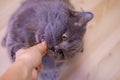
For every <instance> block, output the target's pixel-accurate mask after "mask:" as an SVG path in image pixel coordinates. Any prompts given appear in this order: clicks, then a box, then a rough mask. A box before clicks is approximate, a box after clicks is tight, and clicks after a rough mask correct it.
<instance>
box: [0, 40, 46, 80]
mask: <svg viewBox="0 0 120 80" xmlns="http://www.w3.org/2000/svg"><path fill="white" fill-rule="evenodd" d="M46 51H47V46H46V43H45V42H42V43H40V44H37V45H35V46H33V47H30V48H26V49H20V50H18V51H17V52H16V60H15V62H14V63H12V64H11V65H10V67H9V68H8V70H7V71H6V72H5V73H4V74H3V75H2V76H1V78H0V80H37V78H38V75H39V72H41V69H42V64H41V60H42V57H43V56H44V55H45V53H46ZM36 68H37V69H36Z"/></svg>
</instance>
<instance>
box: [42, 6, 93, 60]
mask: <svg viewBox="0 0 120 80" xmlns="http://www.w3.org/2000/svg"><path fill="white" fill-rule="evenodd" d="M48 15H49V16H48V17H47V18H48V20H49V21H48V23H47V26H46V28H45V32H44V35H43V36H44V38H45V40H46V42H47V45H48V48H49V51H48V55H50V56H52V57H53V58H55V59H58V60H64V59H68V58H71V57H73V56H74V55H75V54H76V53H78V52H79V51H82V50H83V37H84V34H85V32H86V25H87V23H88V22H89V21H90V20H91V19H92V18H93V14H92V13H91V12H84V11H82V12H77V11H73V10H66V9H59V8H57V9H56V10H54V9H53V12H52V10H51V11H50V13H48Z"/></svg>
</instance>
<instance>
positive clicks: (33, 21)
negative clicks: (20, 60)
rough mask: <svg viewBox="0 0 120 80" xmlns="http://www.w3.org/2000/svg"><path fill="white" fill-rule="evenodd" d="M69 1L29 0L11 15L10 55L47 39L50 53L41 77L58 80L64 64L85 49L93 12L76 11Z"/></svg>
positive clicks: (9, 27) (8, 30)
mask: <svg viewBox="0 0 120 80" xmlns="http://www.w3.org/2000/svg"><path fill="white" fill-rule="evenodd" d="M73 10H74V9H73V7H72V6H71V5H70V3H69V2H68V0H66V1H65V0H27V1H26V2H25V3H24V4H23V5H22V6H21V7H20V8H19V9H18V10H17V11H16V12H15V13H14V14H13V16H12V17H11V19H10V21H9V25H8V29H7V33H6V36H5V39H4V46H6V48H7V50H8V52H9V53H10V54H11V57H12V58H13V59H14V58H15V52H16V51H17V50H19V49H21V48H25V47H30V46H33V45H35V44H36V43H38V42H40V41H41V40H42V39H44V40H45V41H46V42H47V45H48V48H49V50H48V53H47V55H45V57H44V58H43V65H44V70H43V72H42V74H41V77H40V78H41V79H40V80H42V79H43V80H57V78H58V76H59V71H61V70H60V68H61V66H62V65H63V64H64V63H65V62H66V61H67V60H69V58H71V57H73V56H74V55H75V54H76V53H78V52H80V51H81V50H82V49H83V37H84V34H85V31H86V24H87V22H88V21H90V20H91V19H92V18H93V14H92V13H90V12H76V11H73Z"/></svg>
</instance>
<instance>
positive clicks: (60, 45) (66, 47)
mask: <svg viewBox="0 0 120 80" xmlns="http://www.w3.org/2000/svg"><path fill="white" fill-rule="evenodd" d="M68 46H69V43H68V42H67V41H63V42H61V43H60V44H59V45H57V46H55V48H60V49H68Z"/></svg>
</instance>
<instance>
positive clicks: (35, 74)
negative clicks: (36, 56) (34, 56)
mask: <svg viewBox="0 0 120 80" xmlns="http://www.w3.org/2000/svg"><path fill="white" fill-rule="evenodd" d="M38 75H39V74H38V72H37V70H36V69H33V71H32V78H33V79H32V80H38Z"/></svg>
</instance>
